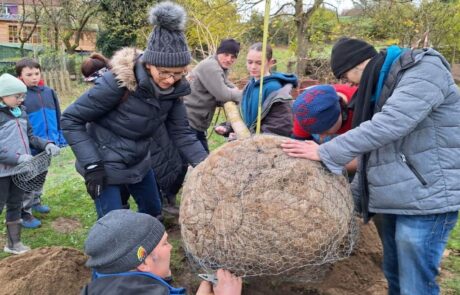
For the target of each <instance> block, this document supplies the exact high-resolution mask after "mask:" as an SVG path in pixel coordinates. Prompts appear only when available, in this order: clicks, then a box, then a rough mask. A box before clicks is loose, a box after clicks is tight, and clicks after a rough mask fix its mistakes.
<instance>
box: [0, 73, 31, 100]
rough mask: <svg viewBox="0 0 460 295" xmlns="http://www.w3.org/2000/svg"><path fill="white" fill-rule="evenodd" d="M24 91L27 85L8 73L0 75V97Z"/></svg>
mask: <svg viewBox="0 0 460 295" xmlns="http://www.w3.org/2000/svg"><path fill="white" fill-rule="evenodd" d="M26 92H27V86H26V85H25V84H24V83H23V82H22V81H21V80H19V79H18V78H16V77H14V76H12V75H10V74H3V75H1V76H0V97H5V96H8V95H13V94H18V93H26Z"/></svg>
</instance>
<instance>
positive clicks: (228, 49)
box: [216, 39, 240, 57]
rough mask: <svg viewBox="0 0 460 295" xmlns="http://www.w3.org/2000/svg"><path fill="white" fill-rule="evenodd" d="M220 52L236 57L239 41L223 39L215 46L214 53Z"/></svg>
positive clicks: (238, 51) (238, 50)
mask: <svg viewBox="0 0 460 295" xmlns="http://www.w3.org/2000/svg"><path fill="white" fill-rule="evenodd" d="M220 53H230V54H233V55H235V56H236V57H238V53H240V43H238V42H236V41H235V39H224V40H222V41H221V42H220V45H219V47H217V52H216V54H220Z"/></svg>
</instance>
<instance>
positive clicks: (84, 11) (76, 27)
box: [61, 0, 100, 54]
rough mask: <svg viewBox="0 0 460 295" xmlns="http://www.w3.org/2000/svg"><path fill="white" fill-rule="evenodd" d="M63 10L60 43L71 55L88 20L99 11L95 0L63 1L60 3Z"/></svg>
mask: <svg viewBox="0 0 460 295" xmlns="http://www.w3.org/2000/svg"><path fill="white" fill-rule="evenodd" d="M61 3H62V6H63V8H64V10H65V14H64V20H65V29H64V30H63V33H62V34H61V35H62V42H63V43H64V45H65V48H66V50H67V52H68V53H70V54H72V53H74V52H75V50H76V49H77V48H78V46H80V40H81V37H82V33H83V30H84V29H85V27H86V25H87V24H88V22H89V20H90V19H91V18H92V17H93V16H95V14H96V13H97V12H98V11H100V6H99V1H97V0H79V1H75V0H65V1H61Z"/></svg>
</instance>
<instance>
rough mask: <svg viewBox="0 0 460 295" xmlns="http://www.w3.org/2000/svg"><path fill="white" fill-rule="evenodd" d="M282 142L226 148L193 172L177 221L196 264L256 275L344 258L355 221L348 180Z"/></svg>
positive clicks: (261, 139)
mask: <svg viewBox="0 0 460 295" xmlns="http://www.w3.org/2000/svg"><path fill="white" fill-rule="evenodd" d="M283 139H285V138H283V137H279V136H271V135H259V136H253V137H251V138H248V139H244V140H238V141H233V142H230V143H227V144H225V145H223V146H222V147H221V148H219V149H218V150H216V151H215V152H213V153H212V154H211V155H210V156H209V157H208V158H207V159H206V160H205V161H204V162H203V163H201V164H200V165H198V166H197V167H196V168H195V169H194V170H193V171H192V172H191V173H190V175H189V177H188V179H187V181H186V183H185V185H184V188H183V193H182V202H181V207H180V219H179V222H180V224H181V233H182V239H183V242H184V246H185V251H186V252H187V254H188V256H189V257H190V258H191V259H192V262H193V263H196V264H198V265H199V266H200V267H201V268H203V269H204V270H210V269H216V268H218V267H223V268H226V269H229V270H230V271H232V272H234V273H236V274H237V275H240V276H256V275H275V274H280V273H283V272H286V271H288V270H293V269H298V268H305V267H308V266H318V265H322V264H325V263H331V262H334V261H336V260H338V259H341V258H343V257H344V256H347V255H349V253H350V251H351V248H352V244H353V239H352V238H351V235H352V232H353V231H354V230H353V229H352V227H353V226H354V219H353V200H352V196H351V192H350V189H349V185H348V181H347V179H346V178H345V177H344V176H338V175H333V174H331V173H330V172H328V171H327V170H326V169H325V168H324V167H323V166H322V165H321V163H319V162H314V161H309V160H305V159H296V158H292V157H289V156H287V155H286V154H284V153H283V151H282V150H281V148H280V144H281V141H282V140H283ZM311 269H314V268H311ZM316 269H317V268H316Z"/></svg>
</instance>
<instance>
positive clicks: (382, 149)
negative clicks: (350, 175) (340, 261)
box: [319, 49, 460, 215]
mask: <svg viewBox="0 0 460 295" xmlns="http://www.w3.org/2000/svg"><path fill="white" fill-rule="evenodd" d="M379 104H380V106H377V110H376V111H377V112H376V113H375V114H374V116H373V117H372V119H371V120H369V121H366V122H363V123H362V124H361V125H360V126H359V127H357V128H355V129H352V130H350V131H349V132H347V133H345V134H343V135H341V136H338V137H336V138H335V139H333V140H331V141H330V142H328V143H325V144H323V145H321V146H320V148H319V154H320V157H321V160H322V161H323V162H324V164H325V165H326V166H327V167H328V168H329V169H330V170H331V171H332V172H334V173H341V171H342V169H343V166H344V165H345V164H346V163H348V162H350V161H351V160H352V159H353V158H355V157H357V156H360V155H363V154H365V153H369V160H368V163H367V170H366V171H365V173H367V178H368V190H369V211H370V212H374V213H388V214H403V215H424V214H436V213H444V212H452V211H457V210H459V209H460V91H459V89H458V87H457V86H456V85H455V83H454V81H453V78H452V75H451V73H450V68H449V64H448V63H447V62H446V60H445V59H444V58H443V57H442V56H441V55H440V54H439V53H438V52H436V51H435V50H433V49H425V50H423V51H418V53H417V54H413V53H412V52H411V51H408V52H406V53H405V54H403V55H402V56H401V57H400V58H399V60H398V61H397V62H395V64H393V66H392V67H391V70H390V72H389V75H388V77H387V79H386V81H385V85H384V88H383V91H382V95H381V96H380V98H379ZM358 173H362V171H358ZM358 179H359V175H357V177H355V180H354V182H353V184H352V188H353V193H354V195H355V197H357V198H360V197H361V196H360V195H359V191H360V190H359V189H357V180H358Z"/></svg>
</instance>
